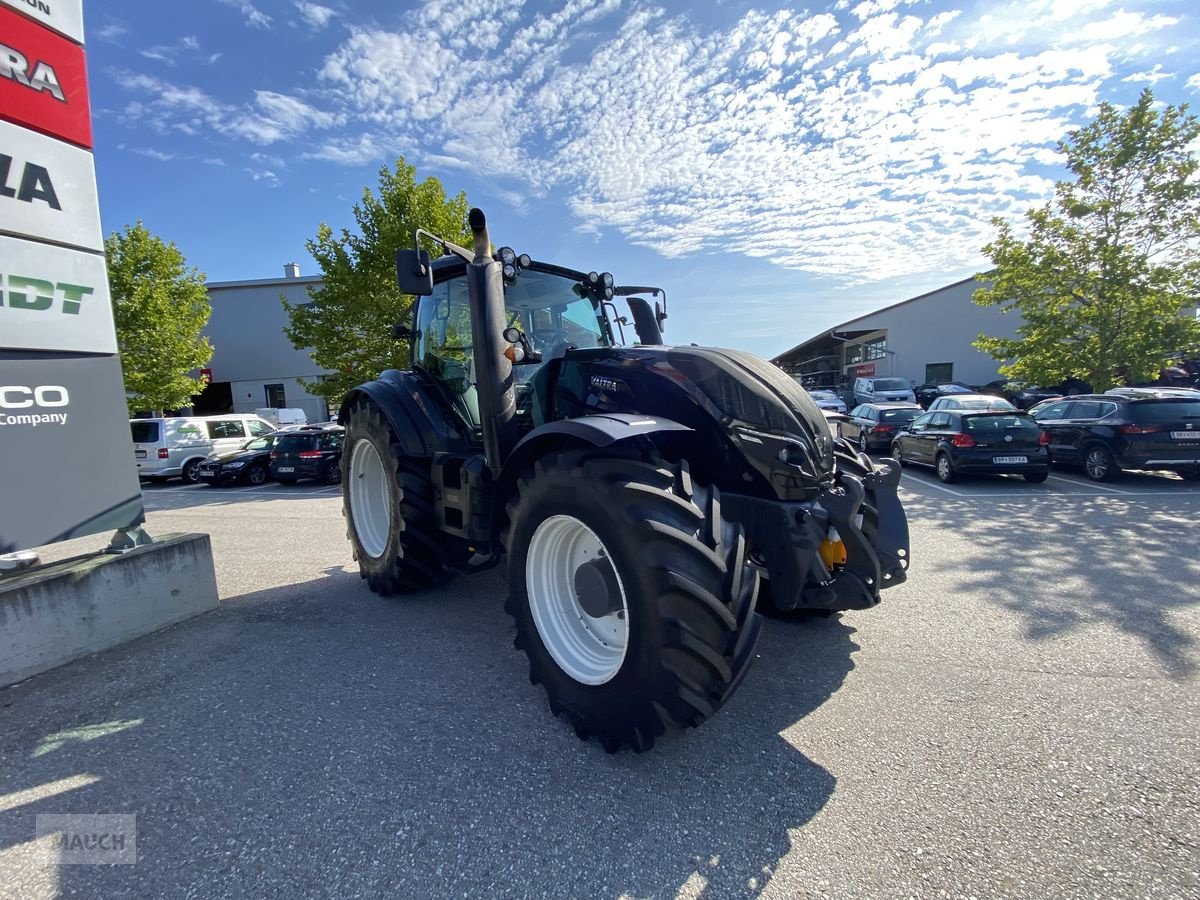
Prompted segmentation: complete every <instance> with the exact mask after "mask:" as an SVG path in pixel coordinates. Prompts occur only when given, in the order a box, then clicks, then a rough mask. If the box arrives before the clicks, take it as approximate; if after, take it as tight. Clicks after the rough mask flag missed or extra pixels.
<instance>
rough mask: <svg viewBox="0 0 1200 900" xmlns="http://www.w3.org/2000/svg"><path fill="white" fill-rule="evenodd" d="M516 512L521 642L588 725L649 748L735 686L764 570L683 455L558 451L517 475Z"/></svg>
mask: <svg viewBox="0 0 1200 900" xmlns="http://www.w3.org/2000/svg"><path fill="white" fill-rule="evenodd" d="M508 515H509V527H508V529H507V531H506V532H505V535H504V538H505V546H506V549H507V551H508V579H509V599H508V602H507V604H506V607H505V608H506V609H507V610H508V612H509V613H510V614H511V615H512V616H513V619H514V620H515V622H516V628H517V637H516V642H515V643H516V646H517V647H518V648H519V649H520V650H522V651H524V652H525V654H526V656H527V657H528V658H529V678H530V681H532V682H534V683H535V684H537V683H540V684H542V685H543V687H544V688H545V690H546V694H547V696H548V699H549V702H550V709H551V711H552V712H553V713H554V714H555V715H556V716H557V715H559V714H561V713H566V715H567V718H568V719H569V720H570V721H571V723H572V725H573V726H574V728H575V732H576V734H577V735H579V737H581V738H583V739H585V740H586V739H587V738H588V737H591V736H595V737H596V738H598V739H599V741H600V743H601V744H602V745H603V746H604V749H605V750H607V751H609V752H610V753H613V752H616V751H617V750H619V749H620V748H621V747H623V746H625V745H629V746H632V747H633V748H634V749H635V750H638V751H643V750H648V749H650V747H652V746H653V745H654V741H655V740H656V739H657V738H658V737H660V736H662V735H664V734H668V733H672V732H676V731H680V730H682V729H684V728H688V727H694V726H697V725H700V724H701V723H702V722H704V721H705V720H706V719H708V717H709V716H711V715H712V714H713V713H714V712H715V711H716V710H717V709H718V708H719V707H720V706H721V705H722V704H723V703H724V702H725V701H726V700H728V699H729V697H730V696H731V695H732V694H733V692H734V691H735V690H736V689H737V687H738V685H739V684H740V683H741V680H742V678H743V677H744V676H745V674H746V671H747V670H748V668H749V666H750V663H751V662H752V660H753V659H754V644H755V641H756V640H757V639H758V634H759V630H760V628H761V619H760V618H759V616H758V615H757V614H756V613H755V612H754V603H755V598H756V595H757V592H758V573H757V572H756V571H755V570H754V568H753V567H752V566H750V565H748V563H747V561H746V542H745V538H744V536H743V534H742V530H741V526H740V525H738V524H736V523H734V522H731V521H729V520H727V519H725V518H723V517H722V515H721V506H720V499H719V495H718V492H717V490H716V488H713V487H708V486H704V485H700V484H696V483H694V482H693V481H692V479H691V476H690V473H689V471H688V468H687V464H686V463H681V464H677V465H667V464H660V463H657V462H647V461H645V460H642V459H638V458H633V457H614V456H613V454H612V453H611V452H610V451H594V450H579V451H570V452H565V453H561V454H555V455H551V456H549V457H546V458H543V459H541V460H539V461H538V462H537V463H536V465H535V466H534V468H533V469H532V470H527V471H526V472H525V473H523V474H522V476H521V478H520V480H519V483H518V485H517V494H516V496H515V497H514V498H513V500H512V501H511V502H510V503H509V505H508Z"/></svg>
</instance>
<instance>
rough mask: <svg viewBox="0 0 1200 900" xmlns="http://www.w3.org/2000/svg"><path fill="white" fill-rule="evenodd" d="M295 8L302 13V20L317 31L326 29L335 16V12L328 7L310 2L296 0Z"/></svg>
mask: <svg viewBox="0 0 1200 900" xmlns="http://www.w3.org/2000/svg"><path fill="white" fill-rule="evenodd" d="M293 6H295V7H296V11H297V12H299V13H300V18H301V19H303V20H304V21H305V22H306V23H307V24H308V25H309V26H310V27H312V28H315V29H320V28H324V27H325V26H326V25H328V24H329V20H330V19H332V18H333V16H334V15H335V13H334V11H333V10H332V9H330V8H329V7H328V6H321V5H320V4H319V3H310V2H308V0H295V2H294V3H293Z"/></svg>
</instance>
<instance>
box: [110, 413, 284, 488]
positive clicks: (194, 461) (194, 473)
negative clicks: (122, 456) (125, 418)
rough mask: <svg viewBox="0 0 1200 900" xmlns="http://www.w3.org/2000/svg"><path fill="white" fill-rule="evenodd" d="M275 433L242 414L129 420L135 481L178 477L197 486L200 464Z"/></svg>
mask: <svg viewBox="0 0 1200 900" xmlns="http://www.w3.org/2000/svg"><path fill="white" fill-rule="evenodd" d="M274 430H275V429H274V427H273V426H272V425H271V423H270V422H267V421H265V420H263V419H261V418H259V417H258V416H255V415H248V414H244V413H231V414H229V415H224V416H176V417H170V418H151V419H130V420H129V431H130V435H131V436H132V438H133V456H134V461H135V462H136V463H137V470H138V477H139V478H143V479H146V480H147V481H166V480H167V479H168V478H176V477H178V478H182V479H183V480H184V482H186V483H187V484H195V483H196V481H197V480H198V472H199V469H200V464H201V463H203V462H204V460H205V459H207V458H208V457H209V456H211V455H212V454H214V453H224V452H228V451H231V450H237V449H238V448H239V447H241V446H242V445H243V444H245V443H246V441H247V440H248V439H249V438H255V437H261V436H262V435H264V434H270V433H271V432H272V431H274Z"/></svg>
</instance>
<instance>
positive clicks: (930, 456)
mask: <svg viewBox="0 0 1200 900" xmlns="http://www.w3.org/2000/svg"><path fill="white" fill-rule="evenodd" d="M1048 441H1049V436H1048V435H1047V434H1046V433H1045V432H1043V431H1042V429H1041V428H1039V427H1038V423H1037V422H1035V421H1034V419H1033V417H1032V416H1030V415H1029V414H1028V413H1024V412H1020V411H1018V410H1011V411H1007V412H1006V411H1004V410H958V409H940V410H933V411H930V412H926V413H923V414H922V415H920V416H918V417H917V418H915V419H913V420H912V421H911V422H909V423H908V427H907V428H906V429H905V430H904V431H901V432H900V433H899V434H898V435H897V436H896V439H895V440H894V441H892V456H894V457H895V458H896V459H897V460H899V461H900V464H901V465H906V464H908V463H917V464H919V465H923V466H933V469H934V471H935V472H936V473H937V477H938V479H939V480H941V481H943V482H946V483H947V484H949V483H951V482H954V481H957V480H958V478H959V476H962V475H1010V474H1011V475H1022V476H1024V478H1025V480H1026V481H1031V482H1033V483H1034V484H1039V483H1041V482H1043V481H1045V480H1046V479H1047V478H1048V477H1049V475H1050V452H1049V448H1048V447H1047V443H1048Z"/></svg>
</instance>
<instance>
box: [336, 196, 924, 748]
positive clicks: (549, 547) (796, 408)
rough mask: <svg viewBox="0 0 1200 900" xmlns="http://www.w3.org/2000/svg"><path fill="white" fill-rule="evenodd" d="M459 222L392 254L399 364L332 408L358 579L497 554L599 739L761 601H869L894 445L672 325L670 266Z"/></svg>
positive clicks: (824, 608)
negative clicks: (653, 266)
mask: <svg viewBox="0 0 1200 900" xmlns="http://www.w3.org/2000/svg"><path fill="white" fill-rule="evenodd" d="M469 222H470V226H471V230H472V232H473V235H474V248H473V250H470V251H469V250H465V249H463V248H461V247H457V246H455V245H453V244H451V243H449V242H447V241H444V240H441V239H439V238H437V237H436V236H434V235H429V234H427V233H425V232H418V239H419V238H420V237H421V236H422V235H424V236H425V237H426V238H428V239H432V240H433V242H434V244H435V245H436V246H438V247H440V248H441V250H442V253H443V254H444V255H443V256H442V257H441V258H439V259H436V260H431V259H430V256H429V254H427V253H426V252H424V251H422V250H420V249H414V250H402V251H400V252H399V253H398V254H397V262H396V270H397V277H398V280H399V284H400V288H401V290H402V291H404V292H405V293H408V294H413V295H416V296H417V297H418V300H417V303H416V305H415V307H414V310H413V313H412V317H411V319H410V320H409V321H407V322H404V323H400V324H398V325H397V326H396V336H397V337H402V338H407V339H408V340H409V342H410V345H411V348H412V364H411V367H410V369H409V370H407V371H403V372H401V371H397V370H388V371H386V372H384V373H383V374H382V375H381V376H380V377H379V379H378V380H376V381H371V382H368V383H366V384H363V385H360V386H358V387H357V388H355V389H354V390H353V391H351V392H350V393H349V395H348V396H347V397H346V399H345V401H344V403H343V405H342V408H341V414H340V417H339V421H340V422H341V423H342V424H343V425H345V427H346V436H345V444H344V449H343V457H342V470H343V472H342V474H343V477H342V496H343V501H344V510H345V515H346V521H347V524H348V530H349V537H350V540H351V542H352V543H353V546H354V554H355V557H356V559H357V560H358V564H359V566H360V571H361V574H362V577H363V578H365V579H366V581H367V584H368V585H369V586H370V588H371V590H373V591H375V592H377V593H380V594H396V593H403V592H410V591H421V590H427V589H429V588H433V587H435V586H437V585H439V584H441V583H442V582H443V581H445V580H446V579H447V578H449V577H451V575H453V574H455V573H460V572H472V571H478V570H482V569H485V568H487V567H489V566H491V565H493V564H495V563H498V562H500V561H501V560H506V561H507V567H508V583H509V597H508V602H507V604H506V609H507V610H508V612H509V613H510V614H511V615H512V617H513V619H514V620H515V623H516V646H517V647H518V648H520V649H521V650H522V651H524V653H525V654H526V655H527V656H528V658H529V677H530V680H531V681H533V682H535V683H541V684H542V685H543V686H544V687H545V689H546V693H547V695H548V697H549V701H550V709H551V711H553V712H554V714H555V715H559V714H562V713H565V714H566V716H567V717H568V718H569V720H570V721H571V723H572V725H573V726H574V728H575V731H576V733H577V734H578V735H579V736H580V737H582V738H585V739H586V738H588V737H589V736H594V737H596V738H598V739H599V741H600V742H601V743H602V744H603V746H604V747H605V749H606V750H609V751H610V752H612V751H616V750H618V749H619V748H621V747H623V746H626V745H629V746H632V747H633V748H634V749H636V750H646V749H649V748H650V747H651V746H652V745H653V744H654V741H655V739H656V738H658V737H659V736H661V735H664V734H667V733H671V732H675V731H679V730H682V729H684V728H687V727H689V726H695V725H699V724H700V723H701V722H703V721H704V720H705V719H707V718H708V717H709V716H711V715H712V714H713V713H714V712H715V711H716V710H717V709H718V708H720V706H721V705H722V704H723V703H724V702H725V701H726V700H728V699H729V697H730V696H731V695H732V694H733V693H734V691H735V690H736V689H737V687H738V685H739V684H740V683H741V680H742V678H743V676H744V675H745V674H746V671H747V669H748V668H749V666H750V663H751V661H752V660H753V659H754V645H755V641H756V639H757V637H758V634H759V630H760V627H761V619H760V617H759V615H758V613H757V612H756V609H755V607H756V603H759V604H769V605H770V607H771V608H772V609H774V610H777V611H779V612H781V613H784V614H787V613H793V612H799V611H818V612H825V613H828V612H830V611H834V610H847V609H865V608H868V607H871V606H874V605H875V604H876V603H878V602H879V592H880V590H881V589H883V588H886V587H890V586H892V585H896V584H899V583H900V582H902V581H903V580H904V577H905V569H906V568H907V565H908V524H907V520H906V519H905V515H904V510H903V508H902V506H901V505H900V501H899V499H898V498H897V495H896V487H897V485H898V483H899V479H900V468H899V466H898V465H897V464H896V463H895V462H894V461H891V460H884V461H882V462H880V463H878V464H873V463H872V462H871V461H870V460H869V459H868V458H867V457H866V456H862V455H859V454H858V453H857V452H856V451H854V450H853V448H851V447H850V446H849V445H847V444H845V443H844V442H842V441H841V440H839V439H836V438H834V437H833V436H832V435H831V433H830V429H829V426H828V425H827V423H826V420H825V418H824V415H823V414H822V412H821V411H820V410H819V409H818V408H817V407H816V405H815V404H814V403H813V401H812V400H811V399H810V398H809V397H808V395H807V394H806V393H805V392H804V390H803V389H802V388H801V387H800V386H799V385H797V384H796V383H795V381H794V380H793V379H791V378H789V377H788V376H787V375H786V374H784V372H782V371H781V370H779V369H777V368H776V367H774V366H772V365H771V364H769V363H767V362H765V361H763V360H761V359H759V358H758V357H755V356H752V355H751V354H749V353H743V352H740V351H736V350H719V349H715V348H711V347H697V346H675V347H672V346H665V345H664V344H663V339H662V325H663V322H664V320H665V318H666V294H665V293H664V292H663V291H661V290H660V289H656V288H646V287H636V286H628V287H623V286H620V285H616V284H614V282H613V279H612V276H611V275H609V274H607V273H604V274H597V273H596V272H589V273H584V272H579V271H575V270H573V269H567V268H563V267H561V266H556V265H551V264H548V263H542V262H536V261H534V260H532V259H530V258H529V257H528V256H525V255H521V256H518V255H517V254H516V253H514V252H513V251H512V250H511V249H509V248H502V249H500V250H499V251H498V252H496V253H494V254H493V252H492V249H491V246H492V245H491V243H490V241H489V238H488V232H487V227H486V223H485V220H484V216H483V213H481V212H480V211H479V210H477V209H474V210H471V213H470V216H469ZM643 295H648V296H649V297H650V298H651V299H647V296H643ZM618 297H620V298H624V299H625V301H626V303H627V304H628V308H629V312H630V315H631V316H632V322H631V321H629V320H628V319H627V318H626V317H625V316H624V315H622V314H620V312H619V311H618V308H617V306H616V305H615V299H614V298H618ZM655 297H660V298H661V303H659V302H658V301H657V300H654V299H653V298H655ZM652 301H653V307H652V306H651V302H652ZM627 327H628V328H631V329H632V330H633V331H634V332H635V333H636V338H637V339H636V341H633V342H631V343H628V344H627V343H626V341H625V336H624V331H625V329H626V328H627ZM760 578H761V581H762V593H763V594H764V596H763V597H762V598H761V600H760V598H759V593H760Z"/></svg>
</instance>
